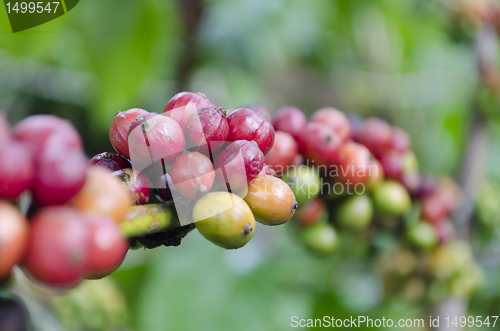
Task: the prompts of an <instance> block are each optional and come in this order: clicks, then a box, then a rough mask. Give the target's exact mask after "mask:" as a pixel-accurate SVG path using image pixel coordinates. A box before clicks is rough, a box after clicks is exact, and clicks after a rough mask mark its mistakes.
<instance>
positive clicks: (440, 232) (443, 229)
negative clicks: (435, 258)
mask: <svg viewBox="0 0 500 331" xmlns="http://www.w3.org/2000/svg"><path fill="white" fill-rule="evenodd" d="M434 229H435V230H436V234H437V236H438V242H439V244H444V243H447V242H449V241H451V240H453V239H455V237H456V232H455V227H454V226H453V224H452V223H451V221H450V220H449V219H447V218H445V219H442V220H441V221H439V222H437V223H434Z"/></svg>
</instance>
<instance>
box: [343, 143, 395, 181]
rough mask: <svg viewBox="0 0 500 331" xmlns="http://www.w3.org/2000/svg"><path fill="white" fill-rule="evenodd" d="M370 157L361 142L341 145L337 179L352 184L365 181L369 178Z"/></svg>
mask: <svg viewBox="0 0 500 331" xmlns="http://www.w3.org/2000/svg"><path fill="white" fill-rule="evenodd" d="M372 159H373V158H372V155H371V153H370V151H368V149H367V148H366V147H364V146H363V145H361V144H358V143H355V142H349V143H347V144H345V145H343V146H341V148H340V152H339V156H338V165H339V168H338V172H337V175H338V178H337V180H338V181H339V182H340V183H343V184H352V185H356V184H364V183H366V182H367V181H368V180H369V179H370V171H371V168H370V164H371V163H372ZM384 170H385V169H384Z"/></svg>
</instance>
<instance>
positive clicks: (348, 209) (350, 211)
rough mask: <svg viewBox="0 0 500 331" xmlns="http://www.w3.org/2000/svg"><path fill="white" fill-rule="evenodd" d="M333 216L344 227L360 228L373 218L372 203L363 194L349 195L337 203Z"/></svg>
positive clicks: (364, 226)
mask: <svg viewBox="0 0 500 331" xmlns="http://www.w3.org/2000/svg"><path fill="white" fill-rule="evenodd" d="M334 217H335V220H336V221H338V222H339V223H340V224H341V225H342V226H344V227H346V228H349V229H353V230H362V229H364V228H366V227H367V226H368V224H370V222H371V220H372V218H373V203H372V201H371V199H370V197H368V195H365V194H363V195H353V196H350V197H348V198H347V199H345V200H343V201H342V202H340V203H339V205H338V207H337V209H336V211H335V212H334Z"/></svg>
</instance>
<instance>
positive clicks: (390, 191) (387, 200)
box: [373, 180, 411, 216]
mask: <svg viewBox="0 0 500 331" xmlns="http://www.w3.org/2000/svg"><path fill="white" fill-rule="evenodd" d="M373 203H374V205H375V209H376V210H377V211H379V212H380V213H381V214H382V215H387V216H401V215H403V214H404V213H405V212H406V211H407V210H408V209H409V208H410V206H411V199H410V195H409V194H408V192H407V191H406V189H405V188H404V186H403V185H401V184H400V183H398V182H395V181H391V180H388V181H385V182H383V183H381V184H380V185H378V187H377V188H375V190H374V191H373Z"/></svg>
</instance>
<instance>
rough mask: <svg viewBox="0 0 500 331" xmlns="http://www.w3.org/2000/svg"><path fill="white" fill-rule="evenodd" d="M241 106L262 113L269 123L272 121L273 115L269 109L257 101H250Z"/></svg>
mask: <svg viewBox="0 0 500 331" xmlns="http://www.w3.org/2000/svg"><path fill="white" fill-rule="evenodd" d="M243 108H249V109H251V110H253V111H254V112H256V113H257V114H261V115H263V116H264V117H265V118H266V121H268V122H269V123H272V122H273V117H272V116H271V112H270V111H269V109H267V108H266V107H264V106H263V105H261V104H259V103H251V104H249V105H247V106H245V107H243Z"/></svg>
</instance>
